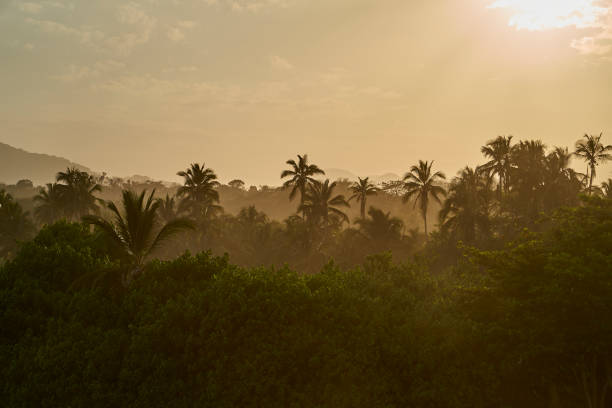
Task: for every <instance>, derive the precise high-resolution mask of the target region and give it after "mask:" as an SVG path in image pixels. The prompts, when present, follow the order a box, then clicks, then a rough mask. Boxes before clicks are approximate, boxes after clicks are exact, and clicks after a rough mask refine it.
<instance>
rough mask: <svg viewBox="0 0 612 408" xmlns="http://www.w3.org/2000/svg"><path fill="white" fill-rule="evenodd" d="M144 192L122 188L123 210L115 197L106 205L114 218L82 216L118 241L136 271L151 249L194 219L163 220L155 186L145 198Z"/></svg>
mask: <svg viewBox="0 0 612 408" xmlns="http://www.w3.org/2000/svg"><path fill="white" fill-rule="evenodd" d="M145 195H146V190H145V191H143V192H142V193H140V194H137V193H135V192H133V191H131V190H123V192H122V207H123V211H120V210H119V209H118V208H117V206H116V205H115V204H114V203H113V202H112V201H109V202H107V203H106V208H107V209H108V210H110V212H111V213H112V215H113V219H112V220H106V219H104V218H102V217H100V216H97V215H86V216H84V217H83V221H84V222H86V223H88V224H90V225H94V226H96V227H98V228H99V230H100V231H101V232H102V234H104V235H105V236H106V237H107V238H108V239H109V240H110V241H111V242H112V243H113V244H115V246H116V247H117V248H118V250H119V251H120V253H121V255H122V258H124V259H126V260H127V261H128V262H129V264H130V265H131V266H132V267H134V268H135V269H134V272H133V273H136V272H138V271H139V270H140V268H141V267H142V265H143V264H144V262H145V261H146V259H147V257H148V256H149V255H150V254H151V252H153V251H154V250H155V249H156V248H158V247H160V246H161V244H162V243H164V242H165V241H166V240H168V239H169V238H170V237H172V236H173V235H175V234H177V233H179V232H181V231H183V230H185V229H192V228H193V223H192V222H191V221H190V220H188V219H185V218H175V219H173V220H171V221H168V222H166V223H161V222H160V220H159V214H158V209H159V207H160V205H161V203H160V202H159V201H157V200H155V198H154V195H155V190H153V191H152V192H151V194H150V195H149V196H148V197H146V199H145Z"/></svg>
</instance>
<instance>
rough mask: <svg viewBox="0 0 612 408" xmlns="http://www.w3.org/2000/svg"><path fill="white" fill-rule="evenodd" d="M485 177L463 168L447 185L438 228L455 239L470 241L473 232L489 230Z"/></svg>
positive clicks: (475, 233) (486, 178)
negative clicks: (451, 233) (444, 230)
mask: <svg viewBox="0 0 612 408" xmlns="http://www.w3.org/2000/svg"><path fill="white" fill-rule="evenodd" d="M490 194H492V191H491V190H490V188H489V182H488V176H487V175H486V174H485V173H484V172H481V171H478V170H474V169H471V168H469V167H466V168H465V169H463V170H462V171H461V172H460V173H459V175H458V176H457V177H455V178H454V179H453V181H452V183H451V185H450V188H449V191H448V196H447V199H446V200H445V201H444V205H443V206H442V209H441V210H440V215H439V217H440V224H441V225H442V228H444V229H446V230H450V231H452V232H453V233H454V234H455V235H456V236H457V237H458V238H461V239H464V240H466V241H467V242H473V241H474V239H475V238H476V235H477V231H481V232H482V233H484V234H486V233H488V231H489V201H490V200H489V195H490Z"/></svg>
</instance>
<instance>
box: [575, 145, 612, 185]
mask: <svg viewBox="0 0 612 408" xmlns="http://www.w3.org/2000/svg"><path fill="white" fill-rule="evenodd" d="M602 136H603V133H600V134H599V136H595V135H586V134H585V135H584V137H583V138H582V139H581V140H579V141H577V142H576V151H575V152H574V154H575V155H576V156H578V157H581V158H582V159H583V160H584V161H586V162H587V176H586V177H587V178H588V182H589V187H588V188H589V190H588V191H589V194H590V193H591V190H592V188H593V179H594V178H595V171H596V168H597V166H599V165H600V164H602V163H605V162H607V161H608V160H612V145H607V146H604V145H603V144H602V143H601V138H602Z"/></svg>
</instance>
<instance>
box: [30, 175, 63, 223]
mask: <svg viewBox="0 0 612 408" xmlns="http://www.w3.org/2000/svg"><path fill="white" fill-rule="evenodd" d="M34 201H35V202H36V203H38V205H37V206H36V208H35V209H34V214H35V215H36V218H37V219H38V220H39V221H40V222H41V223H42V224H53V223H54V222H55V221H57V220H58V219H60V218H61V217H62V216H64V210H65V207H64V205H65V203H64V199H63V196H62V188H61V186H60V185H59V184H57V183H53V184H51V183H48V184H47V185H46V188H41V189H40V191H39V193H38V195H36V196H35V197H34Z"/></svg>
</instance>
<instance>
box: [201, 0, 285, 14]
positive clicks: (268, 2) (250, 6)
mask: <svg viewBox="0 0 612 408" xmlns="http://www.w3.org/2000/svg"><path fill="white" fill-rule="evenodd" d="M204 3H205V4H207V5H209V6H225V7H229V8H230V9H231V10H233V11H238V12H241V11H250V12H258V11H261V10H264V9H270V8H285V7H288V6H290V5H291V4H292V3H293V0H204Z"/></svg>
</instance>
